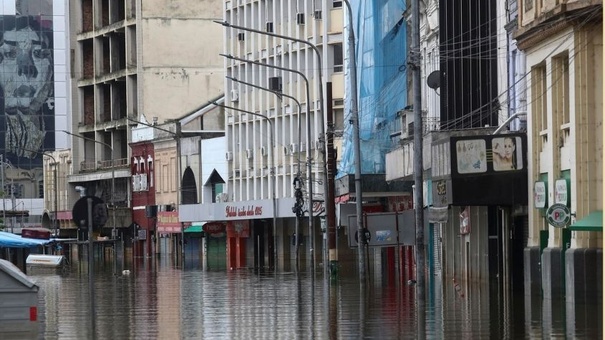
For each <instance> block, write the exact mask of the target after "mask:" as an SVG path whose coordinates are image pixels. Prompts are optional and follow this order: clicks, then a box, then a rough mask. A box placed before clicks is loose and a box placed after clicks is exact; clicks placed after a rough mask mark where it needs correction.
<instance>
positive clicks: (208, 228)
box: [203, 222, 226, 237]
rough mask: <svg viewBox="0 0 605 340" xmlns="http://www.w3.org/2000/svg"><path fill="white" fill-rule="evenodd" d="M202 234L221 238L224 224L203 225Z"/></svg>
mask: <svg viewBox="0 0 605 340" xmlns="http://www.w3.org/2000/svg"><path fill="white" fill-rule="evenodd" d="M203 228H204V232H205V233H206V234H208V235H210V236H214V237H221V236H224V235H225V229H226V227H225V223H223V222H208V223H206V224H204V227H203Z"/></svg>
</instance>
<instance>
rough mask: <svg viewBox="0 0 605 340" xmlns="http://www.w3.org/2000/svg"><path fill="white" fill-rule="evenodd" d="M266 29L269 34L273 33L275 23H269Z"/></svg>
mask: <svg viewBox="0 0 605 340" xmlns="http://www.w3.org/2000/svg"><path fill="white" fill-rule="evenodd" d="M265 28H266V30H267V32H269V33H271V32H273V22H272V21H267V24H266V25H265Z"/></svg>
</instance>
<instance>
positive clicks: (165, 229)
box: [157, 211, 181, 233]
mask: <svg viewBox="0 0 605 340" xmlns="http://www.w3.org/2000/svg"><path fill="white" fill-rule="evenodd" d="M157 219H158V221H157V230H158V232H160V233H180V232H181V223H180V222H179V213H178V211H158V214H157Z"/></svg>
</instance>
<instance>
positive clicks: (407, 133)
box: [397, 110, 414, 140]
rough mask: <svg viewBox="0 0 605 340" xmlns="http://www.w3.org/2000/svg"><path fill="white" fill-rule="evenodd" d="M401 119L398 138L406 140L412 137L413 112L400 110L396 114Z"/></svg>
mask: <svg viewBox="0 0 605 340" xmlns="http://www.w3.org/2000/svg"><path fill="white" fill-rule="evenodd" d="M397 114H398V115H399V118H400V119H401V135H400V138H401V139H404V140H408V139H410V138H412V137H414V111H412V110H401V111H399V112H397Z"/></svg>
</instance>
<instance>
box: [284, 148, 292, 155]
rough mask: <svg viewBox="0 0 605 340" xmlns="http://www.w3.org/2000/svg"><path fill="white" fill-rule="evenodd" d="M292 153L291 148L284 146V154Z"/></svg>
mask: <svg viewBox="0 0 605 340" xmlns="http://www.w3.org/2000/svg"><path fill="white" fill-rule="evenodd" d="M290 154H291V153H290V149H289V148H288V147H287V146H284V155H285V156H287V155H290Z"/></svg>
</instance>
